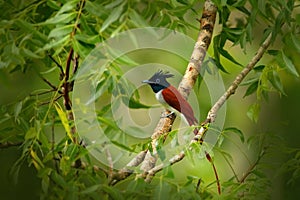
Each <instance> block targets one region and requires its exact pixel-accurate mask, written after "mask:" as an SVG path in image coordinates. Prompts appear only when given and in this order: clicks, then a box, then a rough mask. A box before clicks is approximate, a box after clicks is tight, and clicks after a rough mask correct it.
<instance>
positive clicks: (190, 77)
mask: <svg viewBox="0 0 300 200" xmlns="http://www.w3.org/2000/svg"><path fill="white" fill-rule="evenodd" d="M216 15H217V7H216V6H215V5H214V4H213V2H212V1H210V0H207V1H205V3H204V7H203V12H202V17H201V19H200V32H199V35H198V38H197V41H196V44H195V46H194V50H193V52H192V55H191V58H190V61H189V64H188V66H187V69H186V71H185V74H184V76H183V78H182V80H181V82H180V84H179V87H178V91H179V92H180V94H181V95H182V96H183V97H184V98H185V99H187V98H188V96H189V94H190V92H191V90H192V88H193V86H194V84H195V82H196V80H197V78H198V76H199V74H200V73H199V72H200V68H201V66H202V64H203V61H204V58H205V56H206V51H207V49H208V47H209V45H210V42H211V38H212V34H213V29H214V24H215V19H216ZM168 112H169V111H167V113H163V115H165V114H168ZM175 118H176V116H175V115H171V116H170V117H169V118H161V119H160V120H159V122H158V125H157V126H156V128H155V131H154V133H153V134H152V137H151V139H152V142H151V145H152V149H153V152H148V153H147V155H146V158H145V160H144V162H143V163H142V166H141V170H143V171H144V173H145V174H144V175H146V174H147V173H148V171H149V170H150V169H152V168H153V167H154V166H155V163H156V161H157V158H158V156H157V153H156V145H157V144H158V142H157V139H158V138H160V137H161V136H164V137H165V138H166V137H167V134H168V133H169V131H170V130H171V128H172V124H173V122H174V120H175Z"/></svg>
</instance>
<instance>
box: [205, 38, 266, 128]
mask: <svg viewBox="0 0 300 200" xmlns="http://www.w3.org/2000/svg"><path fill="white" fill-rule="evenodd" d="M271 40H272V33H270V34H269V36H268V37H267V39H266V40H265V41H264V42H263V43H262V45H261V47H260V48H259V49H258V51H257V53H256V54H255V56H254V57H253V58H252V59H251V61H250V62H249V63H248V65H247V66H246V67H245V68H244V69H243V70H242V71H241V73H240V74H239V75H238V76H237V77H236V78H235V80H234V81H233V82H232V84H231V85H230V87H229V88H228V89H227V91H226V92H225V93H224V94H223V95H222V96H221V97H220V98H219V100H218V101H217V102H216V103H215V104H214V106H213V107H212V108H211V109H210V111H209V112H208V115H207V118H206V120H205V122H204V124H208V123H211V122H214V121H215V119H216V117H217V112H218V111H219V109H220V108H221V107H222V105H223V104H224V103H225V101H226V100H227V99H228V98H229V97H230V96H231V95H233V94H234V93H235V91H236V89H237V88H238V86H239V84H240V83H241V82H242V81H243V80H244V78H245V77H246V76H247V75H248V74H249V72H250V71H251V70H252V69H253V67H254V66H255V65H256V64H257V62H258V61H259V60H260V59H261V58H262V56H263V55H264V53H265V51H266V49H267V48H268V47H269V45H270V43H271Z"/></svg>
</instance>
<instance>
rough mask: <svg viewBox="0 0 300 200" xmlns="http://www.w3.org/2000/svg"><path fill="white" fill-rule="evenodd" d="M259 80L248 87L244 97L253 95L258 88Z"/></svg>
mask: <svg viewBox="0 0 300 200" xmlns="http://www.w3.org/2000/svg"><path fill="white" fill-rule="evenodd" d="M258 83H259V82H258V81H255V82H254V83H252V84H251V85H250V86H249V87H248V88H247V91H246V92H245V94H244V96H243V97H246V96H249V95H251V94H252V93H253V92H255V91H256V90H257V88H258Z"/></svg>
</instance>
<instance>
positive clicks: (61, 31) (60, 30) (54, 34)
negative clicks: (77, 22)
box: [48, 24, 74, 38]
mask: <svg viewBox="0 0 300 200" xmlns="http://www.w3.org/2000/svg"><path fill="white" fill-rule="evenodd" d="M73 28H74V25H73V24H69V25H65V26H60V27H57V28H55V29H53V30H52V31H51V32H50V33H49V35H48V38H59V37H63V36H66V35H68V34H70V33H71V32H72V30H73Z"/></svg>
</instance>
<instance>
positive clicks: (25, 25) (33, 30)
mask: <svg viewBox="0 0 300 200" xmlns="http://www.w3.org/2000/svg"><path fill="white" fill-rule="evenodd" d="M15 24H16V25H17V26H18V27H20V28H21V29H23V30H25V31H26V32H28V33H30V34H32V35H34V36H36V37H38V38H39V39H40V40H42V41H43V42H46V41H47V40H48V39H47V36H46V35H44V34H43V33H41V32H39V31H37V30H36V28H35V27H34V26H33V25H32V24H30V23H28V22H26V21H24V20H22V19H17V20H16V21H15Z"/></svg>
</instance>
